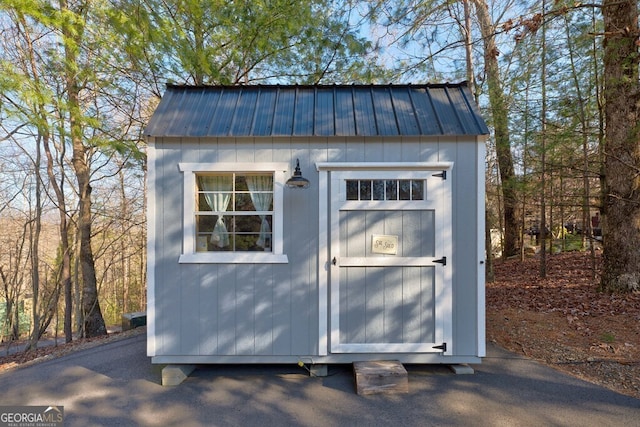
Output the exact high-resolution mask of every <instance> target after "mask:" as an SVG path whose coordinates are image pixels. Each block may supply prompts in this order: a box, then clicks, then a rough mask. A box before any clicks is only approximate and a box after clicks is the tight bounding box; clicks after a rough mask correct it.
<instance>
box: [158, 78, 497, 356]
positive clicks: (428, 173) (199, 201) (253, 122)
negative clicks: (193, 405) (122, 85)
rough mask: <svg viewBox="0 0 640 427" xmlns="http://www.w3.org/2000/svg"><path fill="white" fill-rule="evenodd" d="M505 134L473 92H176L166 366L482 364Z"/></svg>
mask: <svg viewBox="0 0 640 427" xmlns="http://www.w3.org/2000/svg"><path fill="white" fill-rule="evenodd" d="M488 133H489V131H488V129H487V126H486V124H485V122H484V121H483V120H482V118H481V116H480V114H479V112H478V109H477V106H476V105H475V103H474V100H473V97H472V95H471V93H470V91H469V89H468V87H467V85H466V83H456V84H451V83H447V84H426V85H330V86H297V85H296V86H287V85H273V86H264V85H259V86H204V87H203V86H197V87H196V86H179V85H168V86H167V88H166V92H165V94H164V96H163V98H162V100H161V102H160V104H159V105H158V107H157V109H156V111H155V113H154V115H153V117H152V118H151V120H150V122H149V124H148V127H147V128H146V136H147V139H148V310H147V316H148V319H147V331H148V332H147V333H148V343H147V351H148V355H149V356H150V357H151V360H152V363H157V364H170V365H174V364H177V365H183V364H226V363H233V364H235V363H269V364H272V363H276V364H281V363H284V364H288V363H292V364H296V363H298V364H300V363H304V364H305V365H311V366H325V365H327V364H334V363H335V364H338V363H351V362H354V361H373V360H388V359H394V360H399V361H400V362H401V363H409V364H412V363H419V364H461V363H479V362H480V361H481V358H482V357H483V356H484V355H485V312H484V303H485V301H484V260H485V251H484V192H485V189H484V164H485V142H486V139H487V136H488ZM296 166H298V169H297V170H296ZM296 172H297V177H298V178H299V177H300V176H301V177H303V178H304V179H306V180H308V183H309V185H308V186H307V187H306V188H299V187H294V188H291V187H290V186H288V185H287V181H288V180H289V179H290V178H291V177H292V176H293V175H296Z"/></svg>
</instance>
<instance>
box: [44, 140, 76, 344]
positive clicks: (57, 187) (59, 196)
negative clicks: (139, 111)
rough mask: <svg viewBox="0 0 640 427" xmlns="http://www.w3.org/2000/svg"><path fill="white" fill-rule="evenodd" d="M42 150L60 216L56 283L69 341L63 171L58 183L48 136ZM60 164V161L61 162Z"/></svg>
mask: <svg viewBox="0 0 640 427" xmlns="http://www.w3.org/2000/svg"><path fill="white" fill-rule="evenodd" d="M42 142H43V144H42V145H43V147H44V152H45V154H46V156H47V175H48V176H49V182H50V183H51V186H52V187H53V191H54V192H55V194H56V203H57V206H58V214H59V217H60V226H59V228H58V230H59V233H60V267H59V268H60V274H59V276H58V283H59V286H60V288H61V289H62V290H63V292H64V338H65V342H67V343H69V342H71V341H72V340H73V330H72V326H71V319H72V310H73V301H72V299H71V248H70V247H69V222H68V221H67V203H66V199H65V195H64V189H63V188H64V187H63V185H64V173H63V174H61V178H60V180H61V182H60V184H58V181H57V177H56V175H55V173H54V171H53V166H54V163H55V161H54V158H53V155H52V154H51V149H50V146H49V138H48V137H47V136H45V137H44V138H43V141H42ZM61 164H62V163H61Z"/></svg>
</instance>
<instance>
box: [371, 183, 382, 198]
mask: <svg viewBox="0 0 640 427" xmlns="http://www.w3.org/2000/svg"><path fill="white" fill-rule="evenodd" d="M373 200H384V181H383V180H381V179H376V180H374V181H373Z"/></svg>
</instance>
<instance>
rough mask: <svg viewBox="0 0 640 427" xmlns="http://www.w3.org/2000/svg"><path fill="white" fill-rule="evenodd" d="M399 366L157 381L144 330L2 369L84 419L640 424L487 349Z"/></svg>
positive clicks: (625, 409) (4, 400) (17, 395)
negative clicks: (397, 381)
mask: <svg viewBox="0 0 640 427" xmlns="http://www.w3.org/2000/svg"><path fill="white" fill-rule="evenodd" d="M406 368H407V370H408V372H409V393H408V394H395V395H392V394H386V395H385V394H376V395H367V396H361V395H358V394H356V392H355V383H354V379H353V370H352V367H351V365H338V366H331V367H330V369H329V376H327V377H310V376H309V375H308V373H307V372H306V371H305V370H304V369H302V368H300V367H298V366H297V365H293V366H289V365H278V366H273V365H267V366H263V365H257V366H256V365H254V366H251V365H244V366H242V365H233V366H228V365H215V366H213V365H206V366H199V367H198V368H197V369H196V370H195V371H194V372H193V373H192V374H191V375H190V377H189V378H188V379H187V380H186V381H185V382H183V383H182V384H180V385H178V386H175V387H163V386H162V385H160V380H161V366H157V365H152V364H151V362H150V359H149V358H148V357H147V356H146V335H144V334H140V335H137V336H134V337H131V338H127V339H123V340H120V341H113V342H110V343H106V344H102V345H99V346H97V347H93V348H90V349H85V350H81V351H78V352H75V353H71V354H68V355H66V356H62V357H59V358H56V359H51V360H46V361H44V362H40V363H36V364H33V365H30V366H25V367H20V368H15V369H13V370H9V371H6V372H4V373H2V374H0V405H1V406H6V405H38V406H40V405H47V406H48V405H61V406H64V425H65V426H82V427H87V426H185V427H186V426H262V427H264V426H510V427H511V426H581V427H582V426H625V427H626V426H640V400H638V399H634V398H631V397H628V396H624V395H621V394H618V393H615V392H612V391H610V390H607V389H605V388H602V387H598V386H595V385H593V384H590V383H588V382H584V381H581V380H578V379H576V378H573V377H571V376H568V375H565V374H563V373H560V372H558V371H556V370H553V369H552V368H549V367H546V366H544V365H541V364H539V363H537V362H534V361H532V360H528V359H525V358H522V357H520V356H517V355H514V354H511V353H508V352H506V351H504V350H502V349H499V348H497V347H495V346H492V345H489V346H488V357H486V358H485V359H484V360H483V363H482V364H479V365H473V368H474V369H475V374H472V375H456V374H454V373H452V372H451V371H450V370H449V369H448V368H447V367H445V366H433V365H408V366H406Z"/></svg>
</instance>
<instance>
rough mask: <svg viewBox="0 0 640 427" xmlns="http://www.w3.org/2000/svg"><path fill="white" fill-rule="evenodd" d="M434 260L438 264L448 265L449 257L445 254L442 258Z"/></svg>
mask: <svg viewBox="0 0 640 427" xmlns="http://www.w3.org/2000/svg"><path fill="white" fill-rule="evenodd" d="M433 262H437V263H438V264H442V265H447V257H446V256H443V257H442V258H440V259H434V260H433Z"/></svg>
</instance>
